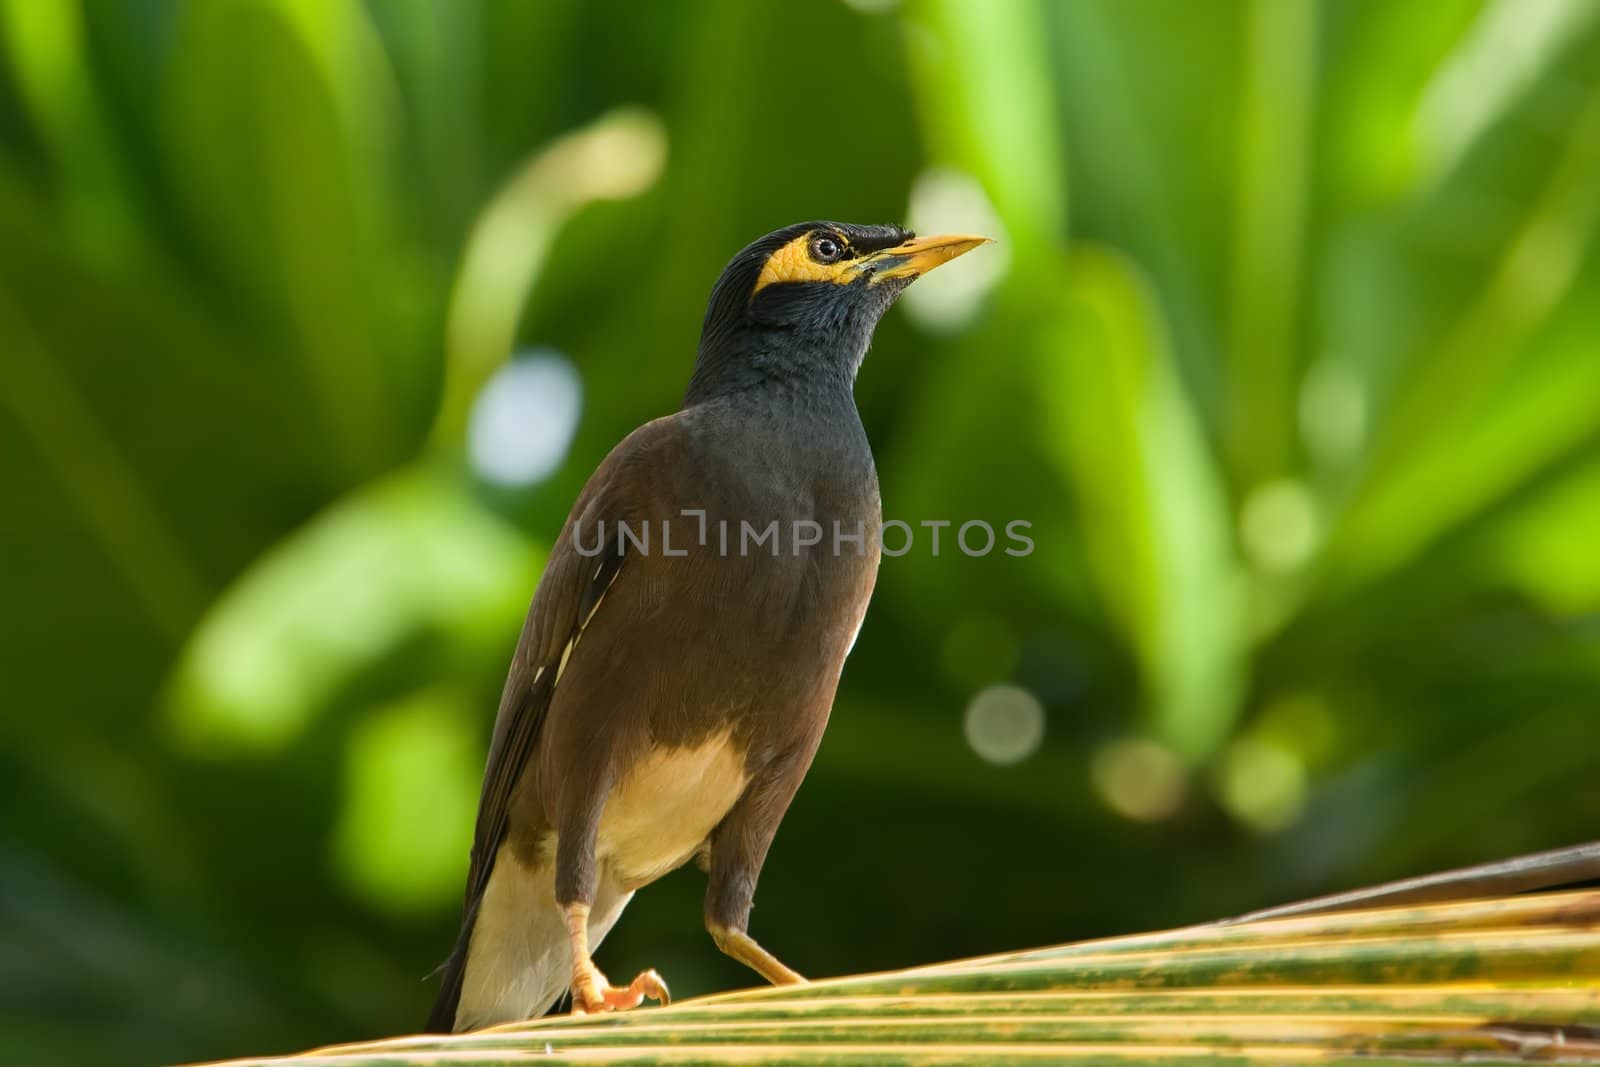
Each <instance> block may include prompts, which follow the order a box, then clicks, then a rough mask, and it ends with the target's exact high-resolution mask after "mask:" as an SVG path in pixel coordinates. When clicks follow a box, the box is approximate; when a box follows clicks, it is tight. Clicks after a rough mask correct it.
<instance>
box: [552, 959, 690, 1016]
mask: <svg viewBox="0 0 1600 1067" xmlns="http://www.w3.org/2000/svg"><path fill="white" fill-rule="evenodd" d="M646 997H649V998H650V999H651V1000H655V1001H659V1002H660V1003H661V1004H663V1005H666V1004H671V1003H672V994H671V993H669V992H668V991H667V983H666V982H664V981H662V980H661V976H660V975H659V974H657V973H656V972H655V971H653V970H650V971H644V972H643V973H641V974H640V975H639V976H638V977H637V978H635V979H634V980H633V981H631V982H629V983H628V984H627V985H626V986H620V987H619V986H614V985H612V984H611V983H610V982H609V981H607V980H606V976H605V975H603V974H601V973H600V969H599V968H598V967H591V968H589V969H588V970H587V971H585V972H584V973H582V974H581V975H579V976H578V977H577V978H576V979H575V980H574V981H573V983H572V1014H574V1015H594V1014H599V1013H601V1012H608V1011H627V1010H628V1009H629V1008H637V1007H638V1006H639V1004H640V1003H641V1002H642V1001H643V1000H644V999H645V998H646Z"/></svg>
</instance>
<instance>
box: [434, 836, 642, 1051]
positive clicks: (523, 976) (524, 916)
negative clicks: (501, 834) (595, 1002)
mask: <svg viewBox="0 0 1600 1067" xmlns="http://www.w3.org/2000/svg"><path fill="white" fill-rule="evenodd" d="M602 903H604V902H602ZM621 903H626V900H623V901H622V902H621ZM621 910H622V909H621V904H620V903H617V904H615V905H614V908H613V914H611V915H610V921H612V922H614V921H615V918H616V916H615V912H620V911H621ZM605 925H606V926H609V923H606V924H605ZM595 926H596V924H595V921H594V920H593V919H591V920H590V937H591V943H592V944H598V943H599V938H598V937H596V936H595ZM600 934H601V936H603V935H604V929H602V930H601V931H600ZM441 971H442V972H443V974H444V982H443V984H442V985H441V986H440V988H439V996H438V999H437V1000H435V1001H434V1004H433V1011H432V1012H430V1013H429V1015H428V1029H429V1030H430V1031H433V1032H435V1033H450V1032H451V1031H455V1030H477V1029H479V1028H481V1027H484V1026H493V1025H494V1024H496V1023H504V1022H515V1021H520V1020H522V1019H532V1018H535V1017H537V1016H540V1015H543V1014H544V1013H545V1012H547V1011H549V1010H550V1009H551V1008H553V1007H555V1005H556V1004H557V1002H559V1001H560V1000H561V998H562V997H564V996H565V995H566V994H567V989H568V985H569V983H570V982H571V979H572V956H571V951H570V949H569V948H568V946H567V926H566V920H565V919H564V918H563V917H562V911H561V907H560V905H558V904H557V903H556V899H555V877H554V874H553V872H551V871H550V870H549V868H547V867H534V866H524V865H523V864H522V863H521V862H519V861H518V859H517V858H516V856H515V855H513V854H511V853H509V852H507V851H505V850H502V852H501V854H500V855H499V856H498V857H497V858H496V861H495V865H494V868H493V870H492V871H491V872H490V874H489V881H488V884H487V885H486V886H485V887H484V891H483V893H482V895H480V896H479V897H478V898H477V899H476V900H474V901H473V902H472V903H470V904H469V905H468V906H467V910H466V914H465V915H464V916H463V917H462V920H461V933H460V935H459V936H458V937H457V938H456V944H455V948H454V949H452V950H451V952H450V958H449V959H447V960H445V962H444V965H443V967H441Z"/></svg>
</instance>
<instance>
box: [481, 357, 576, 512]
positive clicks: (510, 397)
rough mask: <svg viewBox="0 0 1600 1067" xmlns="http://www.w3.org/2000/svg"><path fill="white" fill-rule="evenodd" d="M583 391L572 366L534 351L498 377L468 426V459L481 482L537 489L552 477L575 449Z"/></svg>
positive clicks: (486, 388) (491, 381)
mask: <svg viewBox="0 0 1600 1067" xmlns="http://www.w3.org/2000/svg"><path fill="white" fill-rule="evenodd" d="M582 410H583V385H582V382H580V381H579V379H578V371H577V368H575V367H574V366H573V365H572V363H571V362H570V361H569V360H567V359H566V358H565V357H564V356H562V355H560V354H559V353H556V352H553V351H551V350H549V349H536V350H534V351H533V352H531V353H528V354H527V355H523V356H519V357H518V358H516V359H513V360H512V361H511V362H509V363H507V364H506V365H505V366H503V367H501V368H500V369H499V370H497V371H495V373H494V375H493V376H492V377H490V379H489V380H488V382H487V383H485V384H484V387H483V390H482V392H480V393H479V394H478V398H477V400H476V401H475V402H474V403H473V405H472V415H471V417H470V419H469V421H468V423H467V453H468V456H469V457H470V459H471V462H472V469H473V470H474V471H475V472H476V473H477V474H478V476H479V477H480V478H483V479H484V480H485V481H488V482H493V483H495V484H497V485H504V486H511V487H522V486H529V485H534V484H536V483H538V482H541V481H543V480H544V479H546V478H548V477H549V476H550V475H551V474H553V473H554V472H555V470H556V468H558V467H560V466H561V461H562V460H563V459H565V458H566V456H567V449H568V448H570V447H571V446H572V437H573V434H575V433H577V431H578V416H579V415H580V413H581V412H582Z"/></svg>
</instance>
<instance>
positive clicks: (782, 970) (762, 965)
mask: <svg viewBox="0 0 1600 1067" xmlns="http://www.w3.org/2000/svg"><path fill="white" fill-rule="evenodd" d="M710 931H711V940H713V941H715V942H716V943H717V947H718V948H720V949H721V950H722V951H723V952H725V953H727V954H728V955H729V956H732V957H733V958H734V959H736V960H738V961H739V962H740V963H742V964H744V965H745V966H746V967H748V968H750V969H751V970H752V971H755V972H756V973H757V974H759V975H760V976H761V977H763V978H765V979H766V980H767V981H769V982H771V983H772V984H773V985H796V984H798V983H801V982H804V981H805V977H804V976H803V975H801V974H800V972H798V971H795V970H792V969H790V968H789V967H787V966H785V965H784V963H783V961H782V960H780V959H778V957H776V956H774V955H773V954H772V953H770V952H768V951H767V950H766V949H764V948H762V947H761V946H760V945H758V944H756V939H755V938H753V937H751V936H750V935H749V934H747V933H745V932H744V931H743V930H729V929H727V928H726V927H723V926H715V925H713V926H711V927H710Z"/></svg>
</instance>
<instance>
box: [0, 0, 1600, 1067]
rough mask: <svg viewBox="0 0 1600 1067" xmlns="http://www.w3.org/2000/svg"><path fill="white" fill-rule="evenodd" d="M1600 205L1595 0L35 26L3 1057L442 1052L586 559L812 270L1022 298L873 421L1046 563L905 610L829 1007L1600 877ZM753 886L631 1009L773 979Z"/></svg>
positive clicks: (608, 0)
mask: <svg viewBox="0 0 1600 1067" xmlns="http://www.w3.org/2000/svg"><path fill="white" fill-rule="evenodd" d="M1597 214H1600V4H1596V3H1594V2H1592V0H1539V2H1536V3H1535V2H1525V0H1429V2H1427V3H1409V4H1399V3H1389V2H1384V0H1322V2H1317V0H1253V2H1244V0H1239V2H1228V3H1213V4H1204V5H1195V4H1189V3H1182V2H1179V0H1057V2H1048V0H1037V2H1032V0H996V2H994V3H980V2H977V0H971V2H962V0H905V2H904V3H895V2H893V0H874V2H871V3H869V2H867V0H856V2H854V3H848V4H847V3H843V2H834V0H829V2H821V3H811V4H784V5H779V4H756V3H747V2H744V0H706V2H697V3H670V4H669V3H660V4H647V3H634V2H629V0H603V2H596V0H561V2H555V0H541V2H525V0H451V2H449V3H445V2H423V0H369V2H367V3H357V2H353V0H352V2H343V0H190V2H188V3H180V2H166V0H4V2H3V3H0V475H3V478H4V482H3V484H4V487H5V502H6V507H5V516H6V519H5V521H4V522H3V523H0V560H3V563H0V582H3V587H0V590H3V600H0V605H3V611H0V685H3V689H0V692H3V694H4V695H3V698H0V700H3V709H4V710H3V712H0V714H3V720H0V721H3V725H4V731H3V734H0V790H3V794H4V798H5V799H4V804H5V806H4V814H5V817H4V820H3V824H0V1058H4V1059H5V1060H6V1062H28V1063H80V1062H88V1061H91V1060H92V1061H94V1062H102V1063H113V1062H127V1063H147V1062H153V1061H159V1060H176V1059H183V1058H198V1057H208V1056H220V1055H224V1054H230V1053H245V1052H256V1053H260V1052H268V1051H274V1050H288V1049H293V1048H296V1047H303V1046H306V1045H309V1044H313V1043H317V1042H325V1041H331V1040H338V1039H349V1038H357V1037H364V1036H371V1035H376V1034H384V1033H391V1032H397V1031H401V1030H406V1029H411V1028H414V1027H415V1026H416V1025H417V1024H418V1023H419V1022H420V1021H421V1019H422V1017H423V1013H424V1010H425V1005H426V1003H427V1001H428V999H429V996H430V994H431V987H430V986H427V985H425V984H424V983H423V982H422V981H421V979H422V976H423V975H424V974H425V973H426V972H427V971H428V970H429V969H431V967H432V966H433V965H434V964H435V963H436V962H438V960H439V959H440V958H442V956H443V953H444V952H445V950H446V948H447V946H448V944H449V941H450V938H451V936H452V932H453V929H454V924H455V921H456V906H457V903H458V893H459V884H460V879H461V876H462V874H463V872H464V868H465V863H466V842H467V839H468V834H469V831H470V819H471V810H472V806H473V804H474V802H475V798H476V777H477V774H478V772H479V770H480V768H481V760H482V752H483V749H484V745H485V741H486V735H487V730H488V727H489V723H490V719H491V717H492V713H493V708H494V705H495V700H496V697H497V694H498V689H499V685H500V681H501V679H502V678H503V676H504V669H505V664H506V662H507V660H508V658H509V655H510V651H511V648H512V645H513V643H514V640H515V636H516V632H517V627H518V625H519V622H520V618H521V615H522V613H523V611H524V610H525V607H526V604H527V601H528V598H529V596H530V594H531V591H532V587H533V585H534V582H535V581H536V579H537V575H538V571H539V567H540V564H541V562H542V558H543V551H542V546H544V545H547V544H548V543H549V541H550V539H551V538H552V537H553V536H554V534H555V533H556V531H557V530H558V529H559V526H560V523H561V521H562V519H563V518H564V516H565V512H566V509H567V507H568V505H569V503H570V501H571V499H572V497H573V496H574V494H575V493H576V491H577V489H578V487H579V486H580V485H581V484H582V481H583V480H584V478H585V477H586V476H587V474H588V473H589V471H590V470H592V469H593V466H594V465H595V463H596V462H597V461H598V460H599V458H600V457H601V456H602V455H603V454H604V453H605V452H606V450H607V449H609V448H610V446H611V445H612V444H613V443H615V442H616V441H617V440H618V439H620V438H621V437H622V436H623V435H624V434H625V433H626V432H627V431H628V430H630V429H631V428H632V427H633V426H635V425H637V424H638V423H639V422H642V421H644V420H645V419H648V418H651V417H653V416H655V415H658V414H661V413H663V412H666V411H669V410H671V409H672V408H673V407H675V406H676V403H677V400H678V397H679V395H680V392H681V389H682V386H683V383H684V382H685V381H686V379H687V375H688V371H689V367H690V363H691V361H692V358H693V352H694V341H695V337H696V336H697V332H698V328H699V322H700V317H701V315H702V312H703V302H704V298H705V295H706V293H707V292H708V290H709V287H710V285H711V282H712V280H713V279H714V277H715V276H716V274H717V272H718V271H719V270H720V269H721V267H722V265H723V263H724V262H725V261H726V259H727V258H728V257H729V256H730V255H731V253H732V252H733V251H735V250H736V249H737V248H739V247H740V246H742V245H743V244H744V243H745V242H746V241H748V240H750V239H751V238H753V237H755V236H758V235H759V234H761V233H763V232H766V231H767V230H770V229H773V228H776V227H777V226H780V225H783V224H786V223H789V222H792V221H795V220H798V219H804V218H815V217H830V218H840V219H847V220H855V221H879V220H901V219H906V218H908V217H909V219H910V220H911V221H912V223H913V224H914V225H916V226H917V227H919V228H920V229H923V230H930V229H950V230H960V229H969V228H973V227H975V226H976V227H983V228H987V229H989V230H991V231H993V232H994V233H995V236H997V237H1000V238H1001V239H1002V243H1001V244H1000V245H998V246H994V247H993V248H990V249H985V250H984V251H983V252H980V253H977V254H974V255H973V256H970V257H968V258H967V259H964V260H962V262H961V263H960V264H957V265H953V266H951V267H949V268H946V270H945V271H943V272H941V273H940V274H939V275H935V276H933V277H932V278H929V279H928V280H927V281H926V282H924V283H921V284H920V285H919V286H918V287H916V288H914V289H913V290H912V291H911V293H910V294H908V297H907V299H906V300H905V301H903V309H902V310H899V311H896V312H895V313H893V314H891V316H890V317H889V319H888V320H887V321H886V322H885V323H884V325H883V327H882V328H881V329H880V331H879V336H878V342H877V344H876V345H875V347H874V350H873V352H872V355H871V357H870V358H869V360H868V363H867V365H866V368H865V370H864V371H863V374H862V378H861V381H860V383H859V385H858V390H857V392H858V397H859V401H860V405H861V408H862V411H863V415H864V417H865V419H866V422H867V424H868V430H869V433H870V435H871V437H872V439H873V441H874V445H875V448H876V451H877V454H878V457H879V467H880V474H881V478H882V482H883V488H884V499H885V507H886V510H887V512H888V514H889V516H890V517H894V518H901V519H904V520H906V521H909V522H911V523H913V524H915V523H917V522H919V521H921V520H924V519H953V520H955V521H957V522H958V523H959V522H960V521H964V520H967V519H985V520H988V521H990V522H992V523H994V524H995V525H996V526H999V525H1001V524H1003V523H1005V522H1007V521H1009V520H1012V519H1026V520H1029V521H1031V522H1032V523H1033V529H1032V536H1033V537H1034V539H1035V541H1036V544H1037V551H1035V552H1034V554H1033V555H1031V556H1028V557H1026V558H1020V559H1019V558H1014V557H1010V556H1006V555H1003V554H999V553H996V554H994V555H991V556H989V557H985V558H982V559H972V558H968V557H966V556H964V555H962V554H960V553H959V552H956V551H952V550H951V547H950V543H949V541H948V540H947V541H946V544H945V548H944V550H943V551H942V552H941V554H940V555H939V556H938V557H937V558H934V557H933V556H931V554H929V553H928V552H927V551H926V550H925V548H924V547H919V549H918V550H917V551H914V552H912V553H911V554H909V555H907V556H904V557H902V558H898V559H888V560H886V561H885V565H884V568H883V572H882V576H881V578H880V581H879V589H878V594H877V596H876V599H875V600H874V603H873V609H872V612H871V613H870V615H869V619H868V624H867V626H866V629H865V631H864V632H863V634H862V637H861V639H860V642H859V645H858V647H857V649H856V651H855V654H854V656H853V657H852V659H851V662H850V665H849V667H848V668H847V670H846V672H845V678H844V684H843V687H842V689H841V692H840V699H839V703H838V707H837V708H836V710H835V715H834V720H833V725H832V726H831V728H830V732H829V735H828V738H827V740H826V742H825V743H824V745H823V748H822V751H821V754H820V756H819V757H818V762H817V765H816V767H815V769H814V771H813V773H812V776H811V778H810V780H809V781H808V783H807V785H806V788H805V789H804V790H803V791H802V793H801V795H800V797H799V799H798V801H797V803H796V805H795V808H794V810H793V811H792V813H791V815H790V817H789V819H788V821H787V823H786V824H785V827H784V830H783V833H782V834H781V835H780V838H779V841H778V844H777V847H776V849H775V851H774V855H773V858H772V861H771V862H770V864H769V865H768V870H767V874H766V876H765V878H764V880H763V882H762V891H761V893H760V898H759V904H760V905H761V906H760V907H759V908H758V911H757V913H756V917H755V920H754V924H755V929H756V932H757V933H758V934H759V936H761V938H762V939H763V940H764V941H765V942H767V943H768V944H770V945H771V946H772V947H773V949H774V950H775V951H777V952H779V953H780V954H781V955H783V956H784V957H785V959H787V960H788V961H789V962H790V963H792V964H794V965H795V966H796V967H798V968H799V969H801V970H802V971H805V972H810V973H819V974H827V973H837V972H842V971H860V970H866V969H872V968H880V967H889V966H895V965H906V964H911V963H916V962H922V961H926V960H932V959H939V958H948V957H954V956H959V955H964V954H972V953H977V952H980V951H994V950H999V949H1004V948H1008V947H1016V946H1024V945H1029V944H1042V943H1048V942H1059V941H1063V940H1067V939H1070V938H1078V937H1084V936H1089V935H1094V934H1100V933H1110V932H1115V931H1122V930H1128V929H1134V928H1141V927H1149V926H1159V925H1165V924H1172V923H1178V922H1183V921H1188V920H1197V919H1202V918H1206V917H1210V916H1212V915H1215V914H1221V913H1226V912H1237V911H1240V910H1243V909H1246V908H1248V907H1251V906H1255V905H1259V904H1264V903H1267V902H1271V901H1276V900H1281V899H1283V898H1286V897H1288V896H1292V895H1295V894H1299V893H1306V892H1310V891H1315V890H1320V889H1325V888H1333V887H1337V886H1342V885H1348V884H1352V883H1355V882H1360V881H1369V880H1375V879H1377V878H1380V877H1384V876H1388V875H1397V874H1402V873H1408V872H1415V871H1419V870H1422V869H1425V868H1432V867H1438V866H1442V865H1446V864H1450V863H1455V862H1466V861H1469V860H1473V859H1482V858H1488V857H1491V856H1494V855H1498V854H1506V853H1510V852H1514V851H1518V850H1524V849H1531V848H1537V847H1545V846H1551V845H1555V844H1560V843H1564V842H1567V841H1571V840H1576V839H1580V838H1583V837H1592V836H1594V827H1595V824H1596V820H1597V818H1600V773H1597V771H1600V707H1597V698H1600V627H1597V620H1600V615H1597V609H1600V548H1597V546H1600V257H1597V256H1596V254H1595V249H1596V247H1597V242H1596V240H1595V231H1596V225H1597V222H1600V219H1597ZM984 257H989V259H988V265H987V266H986V265H985V264H984V262H983V261H984ZM936 283H937V284H936ZM534 347H538V348H542V349H550V350H553V351H555V352H558V353H561V354H562V356H564V357H565V358H566V359H569V360H570V361H571V363H572V365H574V366H575V367H576V368H577V371H578V375H579V377H580V379H581V382H582V386H583V403H584V406H583V408H582V411H581V419H580V422H579V426H578V430H577V433H576V437H575V439H574V440H573V441H572V443H571V447H570V451H568V452H567V453H566V458H565V461H564V462H562V463H561V464H560V466H559V468H558V469H557V470H556V472H555V473H554V474H553V475H552V476H550V477H548V478H546V479H543V480H539V481H537V482H536V483H535V484H532V485H528V486H523V487H514V486H507V485H504V484H497V483H495V482H493V481H491V480H489V479H485V478H484V477H482V476H481V471H479V468H478V467H476V466H475V465H474V463H473V462H471V461H470V453H469V451H468V450H467V449H466V447H465V442H466V441H467V440H468V438H467V435H466V431H467V427H468V426H469V425H470V422H471V418H472V417H473V413H474V412H475V406H474V405H475V404H477V403H478V397H479V395H480V390H481V389H482V387H483V384H484V382H485V381H486V380H490V379H491V376H492V375H494V374H495V372H496V371H497V369H498V368H500V367H501V366H502V365H503V364H504V363H505V361H506V360H507V359H508V358H509V357H510V356H511V355H512V354H513V352H522V351H525V350H528V349H531V348H534ZM527 418H528V420H530V423H540V420H546V422H551V423H552V424H553V421H555V420H554V416H553V415H551V414H550V412H548V411H543V410H540V409H539V408H538V407H537V406H530V408H529V411H528V416H527ZM540 425H543V423H540ZM947 538H948V532H947ZM922 544H923V545H924V546H925V542H923V543H922ZM1002 683H1003V684H1005V685H1007V686H1009V687H1011V688H1007V689H1002V690H995V689H993V688H991V687H993V686H996V685H999V684H1002ZM1041 712H1042V718H1041V716H1040V713H1041ZM1041 727H1042V737H1041V736H1039V730H1040V729H1041ZM995 735H998V736H995ZM980 752H983V753H987V754H988V755H989V757H990V758H991V759H1003V760H1012V761H1014V762H1010V763H1005V764H999V763H994V762H989V761H988V760H986V759H984V758H980V756H979V755H978V753H980ZM700 889H701V881H700V876H699V875H698V874H697V873H695V872H693V871H690V872H687V873H680V874H678V875H674V876H673V877H671V878H669V879H667V880H665V881H664V882H663V883H661V884H660V885H658V886H657V887H655V888H653V889H652V890H651V891H650V892H648V893H645V894H642V895H641V897H640V898H639V900H638V901H636V902H635V904H634V905H633V906H632V908H631V909H630V912H629V914H628V916H627V921H625V922H624V923H623V924H622V925H621V926H620V928H619V930H618V931H617V933H616V934H614V935H613V938H612V940H611V941H609V942H608V943H607V945H606V946H605V948H604V949H603V950H602V952H601V962H602V963H603V964H604V965H606V966H607V967H608V968H609V969H610V970H612V971H613V972H616V973H631V972H632V971H633V970H636V969H638V968H639V967H641V966H645V965H650V966H656V967H659V968H661V969H662V971H663V972H664V973H666V974H667V975H668V977H669V978H670V980H671V981H672V983H673V988H674V990H675V991H677V992H679V993H680V994H688V993H695V992H703V991H708V990H711V989H717V988H724V987H729V986H732V985H735V984H743V983H745V982H747V981H748V979H749V976H748V975H746V974H745V973H743V972H742V971H741V970H739V969H738V968H737V967H736V966H735V965H733V964H730V963H728V962H727V961H725V960H723V959H722V958H721V957H720V956H719V955H717V954H716V953H715V951H714V950H713V949H712V947H711V945H710V943H709V941H708V940H707V939H706V938H705V936H704V935H703V933H702V932H701V931H700V928H699V903H698V901H699V894H700Z"/></svg>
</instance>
